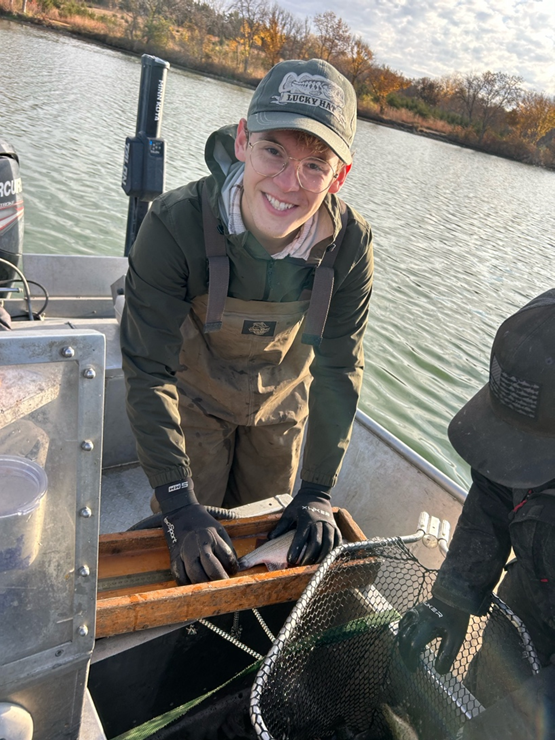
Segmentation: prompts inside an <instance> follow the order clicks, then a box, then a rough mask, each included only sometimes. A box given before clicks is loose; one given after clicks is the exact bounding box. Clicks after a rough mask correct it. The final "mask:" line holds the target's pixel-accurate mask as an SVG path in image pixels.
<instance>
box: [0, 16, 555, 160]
mask: <svg viewBox="0 0 555 740" xmlns="http://www.w3.org/2000/svg"><path fill="white" fill-rule="evenodd" d="M0 19H4V20H7V21H12V22H14V23H21V24H23V25H29V26H38V27H40V28H44V29H47V30H49V31H54V32H55V33H59V34H63V35H65V36H71V37H73V38H76V39H79V40H80V41H85V42H89V43H92V44H97V45H98V46H102V47H103V48H108V49H114V50H116V51H119V52H121V53H123V54H128V55H130V56H134V57H139V58H140V57H141V56H142V55H143V54H153V55H155V56H160V57H161V58H164V59H165V60H166V61H168V62H169V63H170V65H171V66H172V67H173V68H174V69H179V70H181V71H184V72H189V73H191V74H196V75H201V76H203V77H208V78H210V79H213V80H218V81H219V82H225V83H227V84H230V85H236V86H238V87H243V88H245V89H250V90H255V89H256V86H257V84H258V82H259V81H258V80H256V81H254V80H253V81H252V82H250V83H249V82H247V81H245V80H241V79H238V78H235V77H233V76H232V75H230V76H225V75H221V74H216V73H214V72H211V71H210V70H209V69H203V68H200V67H198V68H197V67H192V66H187V65H186V64H183V63H182V62H180V61H179V60H177V59H176V58H175V55H174V54H172V52H171V50H162V49H157V48H156V47H155V46H153V47H151V48H150V49H146V48H145V46H146V45H145V44H142V43H140V42H136V41H131V40H129V39H126V38H125V37H124V36H110V35H108V34H99V33H94V32H87V31H83V30H78V29H76V28H75V27H74V26H73V25H72V24H71V23H66V22H64V21H58V20H54V19H51V18H43V17H39V16H23V15H22V14H21V13H14V12H10V11H7V10H5V9H4V8H2V7H0ZM131 46H134V47H140V48H139V49H137V48H130V47H131ZM357 118H358V119H359V120H361V121H367V122H369V123H374V124H376V125H378V126H385V127H387V128H393V129H396V130H397V131H404V132H405V133H409V134H414V135H416V136H423V137H425V138H428V139H434V140H435V141H439V142H443V143H445V144H452V145H455V146H459V147H462V148H463V149H471V150H473V151H476V152H480V153H482V154H487V155H489V156H493V157H500V158H501V159H507V160H509V161H512V162H517V163H519V164H523V165H526V166H528V167H541V168H542V169H545V170H548V171H552V172H553V171H555V165H554V166H549V165H546V164H539V163H535V162H531V161H526V160H525V159H522V158H518V157H514V156H510V154H507V153H504V152H495V151H491V150H490V149H488V148H487V147H484V146H482V145H478V144H476V145H474V144H473V143H472V142H467V141H462V140H461V139H459V138H458V137H457V136H455V135H450V134H448V133H441V132H439V131H435V130H433V129H429V128H426V127H425V126H423V125H421V124H419V123H414V124H413V123H408V122H401V121H396V120H394V119H391V118H387V117H386V116H382V115H381V114H379V113H375V114H370V113H369V112H368V111H364V110H361V109H358V111H357Z"/></svg>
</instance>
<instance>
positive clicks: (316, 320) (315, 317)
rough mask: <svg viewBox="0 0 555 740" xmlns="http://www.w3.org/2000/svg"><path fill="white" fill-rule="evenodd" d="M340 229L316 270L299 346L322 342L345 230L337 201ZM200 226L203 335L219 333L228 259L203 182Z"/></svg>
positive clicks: (344, 208) (343, 211)
mask: <svg viewBox="0 0 555 740" xmlns="http://www.w3.org/2000/svg"><path fill="white" fill-rule="evenodd" d="M340 207H341V230H340V232H339V234H338V235H337V239H336V240H335V242H334V244H332V245H330V246H329V247H328V250H327V252H326V254H325V255H324V258H323V260H322V262H321V263H320V264H319V265H318V267H317V268H316V272H315V274H314V284H313V287H312V296H311V298H310V305H309V307H308V311H307V314H306V321H305V331H304V333H303V336H302V340H301V341H302V343H303V344H312V345H314V346H318V345H319V344H320V342H321V341H322V335H323V333H324V326H325V324H326V319H327V318H328V311H329V308H330V303H331V296H332V292H333V282H334V271H333V265H334V262H335V258H336V257H337V253H338V252H339V248H340V247H341V243H342V241H343V237H344V236H345V231H346V230H347V219H348V215H347V206H346V205H345V203H344V202H343V201H340ZM202 225H203V229H204V248H205V250H206V256H207V257H208V307H207V310H206V323H205V324H204V332H205V333H209V332H212V331H219V330H220V329H221V328H222V317H223V313H224V307H225V299H226V298H227V291H228V289H229V257H228V256H227V252H226V238H225V235H224V234H223V232H222V231H220V228H221V227H218V223H217V221H216V219H215V217H214V214H213V213H212V209H211V208H210V200H209V198H208V189H207V187H206V183H204V185H203V186H202Z"/></svg>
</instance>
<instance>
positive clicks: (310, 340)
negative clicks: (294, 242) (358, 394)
mask: <svg viewBox="0 0 555 740" xmlns="http://www.w3.org/2000/svg"><path fill="white" fill-rule="evenodd" d="M339 204H340V208H341V230H340V232H339V234H338V235H337V238H336V240H335V242H334V243H333V244H331V245H330V246H329V247H328V250H327V252H326V254H325V255H324V258H323V260H322V261H321V262H320V264H319V265H318V267H317V268H316V272H315V273H314V284H313V286H312V296H311V298H310V305H309V307H308V311H307V314H306V320H305V324H304V332H303V336H302V339H301V342H302V344H312V345H313V346H314V347H318V345H319V344H320V342H321V341H322V335H323V334H324V327H325V325H326V320H327V318H328V311H329V310H330V303H331V296H332V293H333V283H334V279H335V273H334V271H333V265H334V262H335V258H336V257H337V254H338V252H339V249H340V247H341V243H342V242H343V237H344V236H345V232H346V231H347V220H348V214H347V206H346V205H345V203H344V202H343V201H342V200H340V201H339Z"/></svg>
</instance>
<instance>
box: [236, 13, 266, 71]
mask: <svg viewBox="0 0 555 740" xmlns="http://www.w3.org/2000/svg"><path fill="white" fill-rule="evenodd" d="M231 9H232V10H233V11H235V12H236V13H237V15H238V17H239V19H240V30H239V34H238V37H237V41H238V42H239V44H240V45H241V47H242V49H243V72H245V74H246V73H247V72H248V69H249V62H250V57H251V50H252V47H253V46H254V44H255V42H256V41H257V39H258V37H259V36H260V33H261V31H262V29H263V27H264V21H265V19H266V3H265V2H264V0H235V2H234V3H233V4H232V6H231Z"/></svg>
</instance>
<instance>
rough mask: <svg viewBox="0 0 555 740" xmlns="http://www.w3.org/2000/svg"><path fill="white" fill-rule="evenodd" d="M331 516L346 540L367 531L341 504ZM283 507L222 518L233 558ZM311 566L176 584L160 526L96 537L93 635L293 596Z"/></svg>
mask: <svg viewBox="0 0 555 740" xmlns="http://www.w3.org/2000/svg"><path fill="white" fill-rule="evenodd" d="M334 514H335V520H336V522H337V525H338V527H339V529H340V530H341V534H342V535H343V537H344V539H345V540H347V541H348V542H359V541H361V540H365V539H366V537H365V536H364V533H363V532H362V530H361V529H360V528H359V527H358V525H357V524H356V523H355V521H354V520H353V518H352V517H351V515H350V514H349V513H348V512H347V511H345V509H334ZM280 516H281V513H276V514H264V515H263V516H258V517H249V518H245V519H233V520H230V521H224V522H221V524H223V526H224V527H225V528H226V530H227V532H228V534H229V536H230V537H231V539H232V541H233V545H234V547H235V550H236V552H237V556H238V557H242V556H243V555H246V554H247V553H248V552H251V551H252V550H254V548H255V547H256V544H257V541H259V540H260V539H264V538H265V537H266V535H267V533H268V532H269V531H270V530H271V529H272V528H273V527H274V526H275V525H276V523H277V522H278V521H279V519H280ZM317 567H318V566H317V565H305V566H301V567H298V568H287V569H286V570H277V571H273V572H271V573H269V572H268V571H267V569H266V567H265V566H264V565H259V566H256V567H254V568H251V569H249V570H246V571H242V572H241V573H239V574H237V575H235V576H232V577H231V578H229V579H227V580H221V581H210V582H209V583H196V584H193V585H191V586H178V585H177V584H176V582H175V581H174V580H173V579H172V576H171V572H170V558H169V553H168V548H167V546H166V541H165V539H164V535H163V533H162V530H161V529H153V530H142V531H133V532H121V533H116V534H105V535H101V536H100V552H99V563H98V600H97V611H96V637H97V638H99V637H109V636H110V635H118V634H124V633H126V632H135V631H137V630H143V629H148V628H150V627H161V626H164V625H169V624H179V623H181V622H186V621H189V620H194V619H200V618H203V617H210V616H214V615H215V614H226V613H229V612H235V611H241V610H243V609H252V608H254V607H260V606H266V605H268V604H279V603H282V602H286V601H296V600H297V599H298V598H299V596H300V595H301V594H302V592H303V591H304V589H305V588H306V586H307V584H308V582H309V580H310V578H311V577H312V575H313V574H314V573H315V571H316V569H317Z"/></svg>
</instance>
